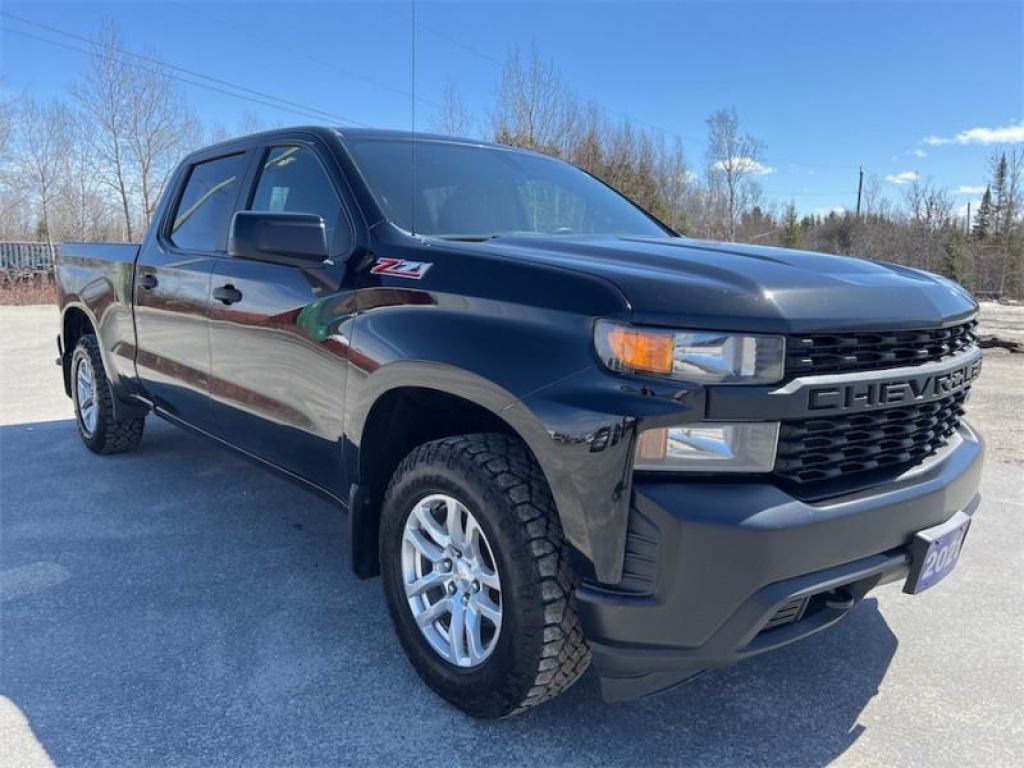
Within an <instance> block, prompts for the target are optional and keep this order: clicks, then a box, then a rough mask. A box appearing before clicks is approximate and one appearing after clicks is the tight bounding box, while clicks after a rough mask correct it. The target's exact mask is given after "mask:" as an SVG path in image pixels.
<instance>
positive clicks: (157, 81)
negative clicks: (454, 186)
mask: <svg viewBox="0 0 1024 768" xmlns="http://www.w3.org/2000/svg"><path fill="white" fill-rule="evenodd" d="M139 59H141V60H142V62H143V63H142V64H141V65H140V63H139V61H138V60H139ZM496 86H497V87H496V91H495V96H494V100H493V103H492V105H491V107H490V109H489V111H488V112H487V113H486V114H484V115H482V116H479V117H478V116H475V115H473V114H471V113H470V112H469V111H468V110H467V109H466V108H465V107H464V106H463V103H462V100H461V98H460V96H459V93H458V90H457V89H456V88H455V86H454V85H452V84H449V85H447V86H446V87H445V89H444V93H443V96H442V100H441V105H440V107H439V108H438V110H437V113H436V115H435V116H434V120H433V123H434V124H433V125H432V126H431V127H432V128H433V129H435V130H437V131H439V132H442V133H449V134H454V135H464V136H477V137H481V138H486V139H490V140H493V141H497V142H500V143H505V144H510V145H514V146H518V147H524V148H528V149H533V150H536V151H539V152H543V153H545V154H549V155H552V156H555V157H559V158H562V159H565V160H568V161H570V162H572V163H574V164H576V165H578V166H580V167H581V168H583V169H584V170H586V171H588V172H590V173H592V174H594V175H595V176H597V177H598V178H600V179H602V180H603V181H605V182H607V183H608V184H610V185H611V186H613V187H615V188H616V189H618V190H620V191H621V192H622V193H623V194H625V195H627V196H628V197H629V198H630V199H632V200H633V201H634V202H636V203H637V204H639V205H641V206H642V207H644V208H645V209H647V210H649V211H651V212H652V213H653V214H654V215H656V216H657V217H658V218H660V219H661V220H662V221H664V222H665V223H666V224H668V225H669V226H670V227H672V228H673V229H675V230H677V231H679V232H681V233H683V234H687V235H692V236H696V237H705V238H709V239H722V240H733V241H740V242H754V243H761V244H766V245H779V246H784V247H790V248H805V249H809V250H816V251H825V252H829V253H842V254H853V255H858V256H865V257H868V258H875V259H880V260H884V261H894V262H897V263H900V264H905V265H907V266H912V267H919V268H923V269H929V270H932V271H936V272H939V273H941V274H944V275H946V276H948V277H950V278H952V279H954V280H957V281H958V282H960V283H962V284H963V285H965V286H966V287H967V288H969V289H971V290H973V291H975V292H976V293H979V294H982V295H992V296H1003V297H1013V298H1024V181H1022V173H1024V150H1021V149H1017V148H1014V149H1009V150H1006V151H999V152H997V153H995V154H994V155H993V156H992V158H991V160H990V163H989V168H988V169H987V173H988V176H989V180H988V185H987V187H986V190H985V193H984V195H983V196H982V199H981V202H980V204H979V205H978V206H977V210H975V211H973V212H972V213H973V215H972V216H971V217H970V220H969V221H965V219H964V217H963V216H962V215H961V214H960V212H959V211H957V210H956V200H955V198H954V196H953V195H952V194H951V192H950V191H948V190H946V189H944V188H942V187H941V186H939V185H936V184H935V183H933V182H931V181H930V180H924V181H922V180H920V179H914V180H912V181H911V182H910V183H909V184H908V185H907V187H906V191H905V193H904V194H903V195H902V196H901V198H900V199H898V200H889V199H887V198H885V197H884V196H883V195H882V192H881V183H880V181H879V179H878V178H877V177H874V176H869V177H868V178H867V179H866V183H865V186H864V191H863V195H862V200H861V206H860V211H859V215H858V214H857V213H854V212H851V211H848V210H836V211H833V212H830V213H826V214H822V215H818V214H809V215H800V213H799V212H798V211H797V209H796V206H795V205H794V203H793V202H788V203H786V202H785V201H777V200H770V199H767V198H766V196H765V194H764V191H763V189H762V187H761V184H760V183H759V177H760V176H762V175H763V174H765V173H768V172H770V171H771V169H770V168H769V167H768V166H767V164H766V161H765V145H764V143H763V142H762V141H760V140H759V139H757V138H756V137H754V136H752V135H750V134H749V133H747V132H746V131H745V130H743V128H742V127H741V124H740V119H739V116H738V114H737V112H736V110H735V109H721V110H718V111H716V112H714V113H713V114H711V115H709V116H708V117H707V119H706V126H707V142H706V146H705V147H704V148H703V158H702V160H703V162H702V163H700V164H695V165H691V163H690V162H689V159H688V156H687V152H686V148H684V145H683V142H682V140H681V139H679V138H671V139H670V138H667V137H666V133H665V132H664V131H661V130H660V129H655V128H648V127H644V126H643V125H642V124H636V123H633V122H631V121H629V120H628V119H625V118H620V117H616V116H615V115H613V114H612V113H610V112H608V111H607V110H605V109H603V108H602V107H600V106H599V105H597V104H594V103H590V102H587V101H585V100H583V99H581V98H579V97H578V96H576V95H575V94H574V93H573V92H572V91H571V89H570V88H569V87H568V86H567V85H566V83H565V82H564V81H563V79H562V77H561V75H560V74H559V72H558V71H557V69H556V68H555V67H554V65H553V64H552V63H551V62H550V60H546V59H544V58H543V57H541V56H540V55H539V53H538V52H537V51H536V50H532V51H530V52H529V54H527V55H523V54H521V53H520V52H518V51H513V52H512V53H510V54H509V56H508V58H507V61H506V63H505V66H504V67H503V70H502V72H501V74H500V78H499V80H498V82H497V84H496ZM262 127H263V126H262V125H261V124H260V121H259V120H258V119H256V118H254V117H253V116H251V115H248V114H244V115H243V116H242V117H241V119H240V120H239V123H238V125H237V126H235V128H234V130H231V129H228V128H225V127H224V126H220V125H207V126H205V127H204V126H203V124H202V123H201V121H200V120H199V118H198V116H197V115H196V114H195V113H194V112H193V111H192V110H191V108H190V107H189V105H188V102H187V100H186V98H185V96H184V94H183V92H182V91H181V89H180V87H179V86H178V84H177V81H176V80H175V78H174V77H172V73H171V72H170V71H169V70H168V69H166V68H165V67H163V66H161V63H160V60H159V58H158V57H157V56H156V55H155V54H151V55H146V56H138V55H136V56H135V59H133V60H128V59H126V58H125V56H124V47H123V44H122V41H121V38H120V35H119V33H118V31H117V29H116V28H115V27H114V26H112V25H108V26H106V27H105V28H104V29H103V30H102V32H101V34H100V35H99V36H98V37H97V38H96V40H95V42H94V44H93V46H92V55H91V56H90V58H89V62H88V64H87V66H86V68H85V69H84V70H83V72H82V73H81V74H80V75H79V76H78V78H77V79H76V80H75V81H74V82H72V83H71V84H70V85H69V86H68V89H67V93H66V95H65V97H63V98H57V99H54V100H52V101H49V102H47V103H38V102H37V101H36V100H34V99H33V98H31V96H27V95H26V96H21V97H19V98H16V99H13V100H10V101H7V102H2V103H0V240H34V241H44V242H59V241H60V240H125V241H132V240H137V239H139V238H140V237H141V235H142V232H143V231H144V229H145V227H146V226H147V225H148V223H149V219H150V217H151V216H152V213H153V210H154V208H155V206H156V203H157V201H158V200H159V197H160V193H161V192H162V190H163V187H164V185H165V184H166V182H167V179H168V177H169V175H170V173H171V171H172V170H173V169H174V167H175V165H176V164H177V162H178V161H179V159H180V158H181V157H182V156H183V155H184V154H185V153H187V152H188V151H190V150H191V149H194V148H196V147H197V146H199V145H201V144H203V143H204V142H209V141H218V140H223V139H226V138H229V137H230V136H232V135H238V134H244V133H249V132H252V131H255V130H259V129H260V128H262Z"/></svg>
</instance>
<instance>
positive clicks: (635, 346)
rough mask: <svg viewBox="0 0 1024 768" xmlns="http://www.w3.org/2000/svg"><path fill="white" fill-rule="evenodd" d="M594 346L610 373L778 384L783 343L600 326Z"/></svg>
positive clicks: (741, 336)
mask: <svg viewBox="0 0 1024 768" xmlns="http://www.w3.org/2000/svg"><path fill="white" fill-rule="evenodd" d="M594 344H595V346H596V347H597V354H598V356H599V357H600V358H601V362H602V363H604V364H605V365H606V366H607V367H608V368H611V369H612V370H613V371H622V372H625V373H653V374H657V375H659V376H669V377H671V378H673V379H680V380H682V381H691V382H694V383H695V384H772V383H774V382H776V381H781V380H782V376H783V367H784V362H785V345H786V340H785V339H784V338H783V337H782V336H754V335H750V334H732V333H718V332H715V331H672V330H667V329H666V330H661V329H651V328H639V327H634V326H630V325H622V324H620V323H613V322H611V321H609V320H600V321H598V323H597V326H596V328H595V331H594Z"/></svg>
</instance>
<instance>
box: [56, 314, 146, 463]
mask: <svg viewBox="0 0 1024 768" xmlns="http://www.w3.org/2000/svg"><path fill="white" fill-rule="evenodd" d="M83 358H84V359H86V360H88V362H89V364H90V366H91V367H92V373H93V397H94V398H95V400H96V407H97V414H96V429H95V430H93V432H92V434H89V433H88V432H86V431H85V427H84V425H83V424H82V417H81V413H80V410H79V406H78V386H77V383H76V378H77V374H78V366H79V361H80V360H82V359H83ZM70 373H71V400H72V403H73V404H74V409H75V428H76V429H77V430H78V436H79V437H80V438H81V439H82V442H83V443H84V444H85V447H86V448H88V449H89V450H90V451H92V452H93V453H100V454H113V453H124V452H125V451H131V450H134V449H135V448H136V447H138V445H139V441H141V440H142V432H143V429H144V426H145V422H146V420H145V417H139V418H132V419H120V420H119V419H116V418H115V417H114V401H113V394H112V393H111V389H110V382H109V380H108V379H107V371H106V368H105V367H104V365H103V356H102V355H101V354H100V347H99V342H98V341H97V339H96V337H95V336H94V335H92V334H87V335H85V336H83V337H82V338H81V339H79V341H78V344H77V345H76V346H75V350H74V352H72V354H71V372H70Z"/></svg>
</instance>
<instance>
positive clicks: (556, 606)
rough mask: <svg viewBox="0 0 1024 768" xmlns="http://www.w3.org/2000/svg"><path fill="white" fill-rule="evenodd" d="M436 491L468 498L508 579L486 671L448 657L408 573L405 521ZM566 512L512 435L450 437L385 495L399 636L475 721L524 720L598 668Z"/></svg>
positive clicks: (386, 551)
mask: <svg viewBox="0 0 1024 768" xmlns="http://www.w3.org/2000/svg"><path fill="white" fill-rule="evenodd" d="M431 493H446V494H448V495H451V496H454V497H455V498H457V499H459V501H461V502H462V503H463V504H465V505H466V507H467V508H468V509H469V510H470V511H471V512H472V513H473V516H474V517H475V518H476V519H477V521H478V523H479V524H480V526H481V528H482V529H483V531H484V534H485V535H486V537H487V540H488V541H489V542H490V545H491V550H492V553H493V555H494V557H495V560H496V564H497V567H498V572H499V575H500V577H501V582H502V628H501V634H500V635H499V637H498V644H497V647H496V648H495V649H494V652H493V653H492V654H491V656H490V657H489V658H488V659H487V660H486V661H485V662H484V663H483V664H481V665H480V666H478V667H474V668H470V669H461V668H458V667H455V666H454V665H452V664H450V663H449V662H447V661H445V660H443V659H442V658H440V657H439V656H438V655H437V654H436V652H435V651H434V650H433V649H431V648H430V646H429V645H428V644H427V643H426V641H425V639H424V638H423V636H422V634H421V632H420V630H419V628H418V627H417V626H416V624H415V622H414V620H413V617H412V614H411V611H409V609H408V603H407V602H406V598H405V592H404V584H403V582H402V575H401V557H400V553H401V541H402V532H403V529H404V526H405V521H406V519H407V517H408V515H409V513H410V512H411V510H412V509H413V507H414V505H415V504H416V502H418V501H419V500H420V499H422V498H423V497H424V496H427V495H429V494H431ZM565 546H566V545H565V543H564V538H563V536H562V530H561V526H560V524H559V521H558V515H557V511H556V510H555V507H554V502H553V500H552V498H551V494H550V491H549V490H548V487H547V483H546V482H545V481H544V478H543V474H542V473H541V471H540V467H539V466H538V465H537V463H536V461H535V460H534V459H533V457H532V455H531V454H530V453H529V451H528V450H527V449H526V447H525V446H524V445H523V444H522V443H521V442H519V441H517V440H515V439H513V438H511V437H508V436H506V435H498V434H482V435H464V436H459V437H452V438H445V439H442V440H437V441H434V442H431V443H426V444H424V445H422V446H420V447H418V448H416V449H414V450H413V451H412V453H410V454H409V456H408V457H406V459H405V460H404V461H403V462H402V463H401V464H400V465H399V467H398V469H397V470H396V472H395V474H394V476H393V477H392V480H391V483H390V485H389V487H388V490H387V493H386V494H385V499H384V504H383V509H382V520H381V536H380V547H381V552H380V556H381V566H382V576H383V580H384V587H385V592H386V595H387V598H388V607H389V610H390V612H391V617H392V620H393V622H394V624H395V629H396V632H397V633H398V636H399V639H400V641H401V643H402V646H403V647H404V649H405V651H406V653H407V655H408V656H409V658H410V661H411V662H412V664H413V666H414V668H415V669H416V671H417V672H418V673H419V675H420V676H421V677H422V678H423V679H424V681H425V682H426V683H427V684H428V685H429V686H430V687H431V688H433V689H434V690H435V691H436V692H437V693H438V694H440V695H441V696H442V697H443V698H444V699H446V700H447V701H449V702H450V703H452V704H453V705H454V706H456V707H458V708H459V709H462V710H463V711H465V712H467V713H468V714H470V715H473V716H475V717H482V718H495V717H502V716H505V715H510V714H515V713H517V712H520V711H522V710H524V709H526V708H529V707H531V706H534V705H536V704H539V703H541V702H542V701H545V700H547V699H549V698H551V697H553V696H554V695H557V694H558V693H560V692H561V691H562V690H564V689H565V688H568V687H569V686H570V685H572V683H573V682H575V681H576V680H577V679H578V678H579V676H580V675H581V674H582V673H583V671H584V670H585V669H586V666H587V664H588V663H589V651H588V650H587V648H586V645H585V642H584V640H583V635H582V632H581V631H580V629H579V624H578V621H577V619H576V616H575V613H574V611H573V610H572V606H571V603H570V600H571V594H572V589H573V587H574V583H573V577H572V573H571V571H570V569H569V567H568V563H567V561H566V557H565Z"/></svg>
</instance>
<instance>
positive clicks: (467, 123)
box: [434, 80, 473, 136]
mask: <svg viewBox="0 0 1024 768" xmlns="http://www.w3.org/2000/svg"><path fill="white" fill-rule="evenodd" d="M434 126H435V130H437V131H438V133H444V134H447V135H449V136H468V135H469V134H470V132H471V131H472V130H473V118H472V117H470V114H469V112H468V111H466V108H465V107H464V106H463V104H462V97H461V96H459V89H458V88H457V87H456V86H455V83H453V82H452V81H451V80H449V81H448V82H447V83H445V86H444V92H443V93H442V94H441V104H440V106H439V107H438V110H437V116H436V117H435V119H434Z"/></svg>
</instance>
